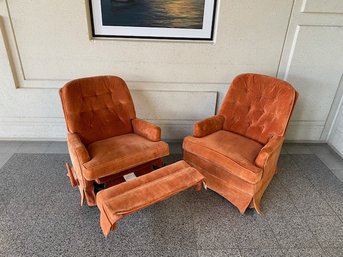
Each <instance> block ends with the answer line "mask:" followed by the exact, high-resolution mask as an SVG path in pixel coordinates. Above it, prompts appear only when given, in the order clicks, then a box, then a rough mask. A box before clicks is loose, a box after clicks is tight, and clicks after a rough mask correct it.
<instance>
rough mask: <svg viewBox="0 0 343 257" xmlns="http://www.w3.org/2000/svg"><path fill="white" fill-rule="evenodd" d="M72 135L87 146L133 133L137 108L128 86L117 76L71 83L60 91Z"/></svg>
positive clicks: (91, 78)
mask: <svg viewBox="0 0 343 257" xmlns="http://www.w3.org/2000/svg"><path fill="white" fill-rule="evenodd" d="M59 93H60V97H61V100H62V105H63V111H64V116H65V120H66V123H67V129H68V131H69V132H70V133H77V134H78V135H79V136H80V138H81V141H82V142H83V143H84V144H85V145H88V144H90V143H92V142H94V141H98V140H102V139H105V138H109V137H113V136H118V135H122V134H127V133H130V132H132V125H131V119H134V118H135V117H136V113H135V108H134V105H133V101H132V98H131V95H130V92H129V90H128V88H127V86H126V83H125V82H124V81H123V80H122V79H121V78H119V77H115V76H98V77H90V78H82V79H76V80H73V81H70V82H69V83H67V84H66V85H65V86H64V87H63V88H61V89H60V91H59Z"/></svg>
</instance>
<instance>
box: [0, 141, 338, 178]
mask: <svg viewBox="0 0 343 257" xmlns="http://www.w3.org/2000/svg"><path fill="white" fill-rule="evenodd" d="M169 146H170V153H176V154H177V153H182V148H181V143H180V142H179V143H177V142H173V143H169ZM14 153H68V149H67V145H66V142H43V141H42V142H38V141H36V142H35V141H25V142H22V141H0V168H1V167H2V166H3V165H4V164H5V163H6V161H7V160H8V159H9V158H10V157H11V156H12V155H13V154H14ZM281 154H315V155H316V156H317V157H318V158H319V159H320V160H321V161H322V162H323V163H324V164H325V165H326V166H327V167H328V168H329V169H330V170H331V171H332V172H333V173H334V174H335V175H336V177H337V178H339V179H340V180H341V181H342V182H343V159H342V158H341V157H340V156H339V155H338V154H337V153H336V152H335V151H334V150H332V149H331V148H330V146H328V145H327V144H295V143H286V144H284V146H283V149H282V152H281Z"/></svg>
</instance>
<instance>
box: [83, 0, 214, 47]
mask: <svg viewBox="0 0 343 257" xmlns="http://www.w3.org/2000/svg"><path fill="white" fill-rule="evenodd" d="M89 3H90V12H91V23H92V35H93V37H94V38H99V37H100V38H101V37H118V38H143V39H171V40H202V41H212V40H213V36H214V26H215V13H216V7H217V0H89Z"/></svg>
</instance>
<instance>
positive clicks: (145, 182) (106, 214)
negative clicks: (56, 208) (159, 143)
mask: <svg viewBox="0 0 343 257" xmlns="http://www.w3.org/2000/svg"><path fill="white" fill-rule="evenodd" d="M203 180H204V177H203V175H201V174H200V173H199V172H198V171H197V170H196V169H195V168H192V167H191V166H190V165H189V164H187V163H186V162H185V161H179V162H176V163H174V164H171V165H168V166H166V167H163V168H160V169H158V170H155V171H153V172H151V173H148V174H146V175H143V176H141V177H138V178H135V179H133V180H130V181H127V182H124V183H121V184H119V185H116V186H113V187H110V188H107V189H104V190H102V191H100V192H99V193H98V194H97V195H96V203H97V206H98V208H99V210H100V226H101V229H102V231H103V233H104V235H105V236H107V235H108V233H109V232H110V231H111V230H114V229H115V228H116V222H117V221H118V220H120V219H121V218H123V217H125V216H126V215H129V214H131V213H134V212H136V211H139V210H141V209H143V208H145V207H148V206H150V205H153V204H154V203H157V202H160V201H162V200H164V199H167V198H169V197H171V196H173V195H175V194H177V193H179V192H181V191H184V190H186V189H188V188H190V187H193V186H194V187H195V189H196V190H198V191H199V190H201V186H202V182H203Z"/></svg>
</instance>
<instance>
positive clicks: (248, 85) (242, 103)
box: [219, 74, 298, 144]
mask: <svg viewBox="0 0 343 257" xmlns="http://www.w3.org/2000/svg"><path fill="white" fill-rule="evenodd" d="M297 97H298V93H297V92H296V91H295V90H294V89H293V87H292V86H291V85H290V84H288V83H287V82H285V81H283V80H279V79H276V78H273V77H269V76H265V75H259V74H242V75H239V76H237V77H236V78H235V79H234V81H233V82H232V84H231V86H230V88H229V91H228V93H227V95H226V96H225V99H224V101H223V104H222V106H221V108H220V111H219V114H221V115H222V116H224V117H225V122H224V126H223V128H224V129H225V130H228V131H231V132H234V133H237V134H240V135H242V136H245V137H248V138H250V139H253V140H255V141H257V142H259V143H262V144H266V143H267V142H268V140H269V139H270V137H272V136H274V135H278V136H283V135H284V134H285V130H286V128H287V125H288V121H289V118H290V116H291V113H292V111H293V107H294V104H295V101H296V99H297Z"/></svg>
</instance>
